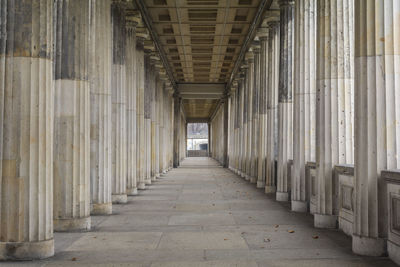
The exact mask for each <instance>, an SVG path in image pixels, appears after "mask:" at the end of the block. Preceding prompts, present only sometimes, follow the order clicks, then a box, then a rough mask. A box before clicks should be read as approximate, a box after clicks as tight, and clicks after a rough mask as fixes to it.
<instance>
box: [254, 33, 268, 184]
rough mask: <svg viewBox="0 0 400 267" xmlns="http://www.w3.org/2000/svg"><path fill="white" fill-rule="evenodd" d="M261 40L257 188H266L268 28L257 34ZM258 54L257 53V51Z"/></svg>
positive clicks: (259, 56)
mask: <svg viewBox="0 0 400 267" xmlns="http://www.w3.org/2000/svg"><path fill="white" fill-rule="evenodd" d="M257 36H258V38H259V40H260V51H259V55H258V58H259V59H258V61H259V72H260V75H259V76H260V81H259V108H258V111H259V119H258V120H259V129H258V136H259V144H258V163H257V188H264V187H265V178H266V177H265V176H266V175H265V174H266V173H265V161H266V150H267V148H266V143H267V142H266V139H267V135H266V132H267V125H268V120H267V81H268V77H267V75H268V64H267V63H268V28H260V29H259V30H258V32H257ZM256 52H257V51H256Z"/></svg>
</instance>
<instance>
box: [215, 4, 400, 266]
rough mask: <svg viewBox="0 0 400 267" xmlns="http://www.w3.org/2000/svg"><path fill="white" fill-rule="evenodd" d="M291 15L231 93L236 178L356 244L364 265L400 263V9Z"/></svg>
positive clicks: (343, 8) (256, 48)
mask: <svg viewBox="0 0 400 267" xmlns="http://www.w3.org/2000/svg"><path fill="white" fill-rule="evenodd" d="M279 6H280V11H279V12H278V13H274V11H268V12H267V13H266V15H265V19H264V21H263V22H262V23H261V26H260V28H259V30H258V31H257V34H256V36H255V38H254V41H253V43H252V45H251V46H250V47H249V50H248V52H247V54H246V56H245V58H244V60H243V63H242V65H241V68H240V71H239V72H238V73H237V74H236V76H235V77H234V80H233V82H232V85H231V88H230V91H229V92H228V96H229V98H228V100H227V103H229V107H228V110H229V115H228V121H229V126H228V129H227V130H226V131H227V133H228V136H229V137H228V160H229V168H230V169H231V170H232V171H234V172H236V173H237V174H238V175H241V176H242V177H243V178H245V179H246V180H249V181H250V182H252V183H254V182H257V187H260V188H265V192H266V193H275V194H276V200H277V201H291V207H292V210H293V211H296V212H310V213H312V214H313V215H314V225H315V227H318V228H337V227H339V228H340V229H342V230H343V231H345V232H346V233H347V234H350V235H351V236H352V240H353V251H354V252H355V253H357V254H361V255H370V256H381V255H384V254H385V253H386V252H387V251H388V252H389V256H390V257H391V258H392V259H394V260H395V261H397V262H400V256H399V255H400V250H399V248H400V243H399V240H400V237H399V235H398V234H396V233H397V232H396V231H397V230H393V229H398V226H397V223H396V222H395V220H396V219H395V218H398V217H397V216H398V210H397V208H396V207H397V206H395V204H393V203H395V201H397V200H398V199H399V198H398V195H397V193H396V194H395V193H393V192H397V191H396V190H398V189H391V188H392V187H390V186H391V185H389V183H391V182H393V183H396V185H397V184H398V181H399V178H398V176H399V175H398V173H399V168H400V146H399V144H400V124H399V121H400V120H399V117H400V104H399V103H400V98H399V96H400V88H399V83H398V81H399V71H398V68H399V66H398V65H399V62H400V61H399V51H400V50H399V49H398V47H400V39H399V36H398V32H399V31H398V30H399V27H400V25H398V18H399V17H400V2H399V1H397V0H385V1H379V0H345V1H339V0H324V1H316V0H304V1H297V0H296V1H294V0H281V1H279ZM396 20H397V21H396ZM255 99H257V100H255ZM215 120H219V118H218V116H217V117H216V118H215ZM253 122H256V124H255V125H254V126H250V125H252V124H253ZM253 162H254V163H253ZM255 166H256V168H254V167H255ZM254 169H257V172H256V173H255V172H254ZM352 170H354V174H353V171H352ZM388 173H389V174H388ZM384 176H386V177H390V178H384ZM393 177H396V178H393ZM393 188H394V187H393ZM396 188H398V187H396ZM388 190H389V191H390V192H392V193H390V192H388ZM396 203H397V202H396ZM388 236H389V238H388Z"/></svg>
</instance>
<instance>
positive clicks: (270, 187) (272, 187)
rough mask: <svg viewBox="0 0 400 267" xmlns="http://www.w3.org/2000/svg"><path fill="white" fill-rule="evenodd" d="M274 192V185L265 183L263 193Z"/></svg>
mask: <svg viewBox="0 0 400 267" xmlns="http://www.w3.org/2000/svg"><path fill="white" fill-rule="evenodd" d="M275 192H276V186H272V185H266V186H265V194H271V193H275Z"/></svg>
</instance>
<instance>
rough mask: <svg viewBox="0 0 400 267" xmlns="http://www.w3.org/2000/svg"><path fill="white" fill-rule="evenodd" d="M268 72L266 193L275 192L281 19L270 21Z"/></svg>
mask: <svg viewBox="0 0 400 267" xmlns="http://www.w3.org/2000/svg"><path fill="white" fill-rule="evenodd" d="M268 28H269V33H268V36H269V37H268V38H269V40H268V67H267V70H268V74H267V79H268V81H267V86H268V88H267V96H266V97H267V133H266V135H267V138H266V139H267V140H266V160H265V161H266V163H265V193H275V192H276V184H275V173H276V170H275V158H276V156H275V155H276V132H277V131H278V129H277V123H276V117H277V109H278V85H279V54H280V53H279V52H280V51H279V46H280V40H279V38H280V36H279V31H280V24H279V21H272V22H269V23H268Z"/></svg>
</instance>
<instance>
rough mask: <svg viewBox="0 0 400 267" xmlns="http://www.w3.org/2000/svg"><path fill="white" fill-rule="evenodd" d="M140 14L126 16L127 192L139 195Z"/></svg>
mask: <svg viewBox="0 0 400 267" xmlns="http://www.w3.org/2000/svg"><path fill="white" fill-rule="evenodd" d="M139 20H140V18H139V16H138V14H136V12H135V11H133V10H128V11H127V17H126V95H127V102H126V118H127V120H126V136H127V173H126V181H127V182H126V193H127V195H129V196H134V195H137V193H138V192H137V176H136V175H137V169H136V167H137V166H136V148H137V147H136V124H137V121H136V119H137V115H136V110H137V106H136V105H137V99H136V98H137V84H136V75H137V73H136V61H137V60H136V25H137V24H138V23H139Z"/></svg>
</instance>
